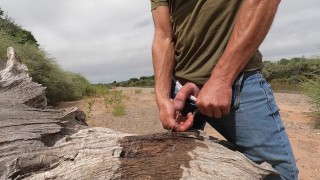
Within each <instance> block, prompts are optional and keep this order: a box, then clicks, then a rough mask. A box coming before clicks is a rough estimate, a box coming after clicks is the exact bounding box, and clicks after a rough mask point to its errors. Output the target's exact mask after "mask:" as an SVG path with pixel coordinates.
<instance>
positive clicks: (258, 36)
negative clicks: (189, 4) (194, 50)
mask: <svg viewBox="0 0 320 180" xmlns="http://www.w3.org/2000/svg"><path fill="white" fill-rule="evenodd" d="M279 2H280V0H245V1H244V2H243V4H242V6H241V9H240V11H239V14H238V15H237V19H236V22H235V26H234V29H233V32H232V34H231V37H230V40H229V42H228V44H227V47H226V49H225V51H224V53H223V55H222V56H221V58H220V60H219V61H218V63H217V65H216V66H215V68H214V70H213V72H212V75H211V78H219V79H220V80H222V81H224V82H226V83H227V84H229V85H232V84H233V82H234V80H235V79H236V77H237V76H238V74H239V73H240V72H241V71H242V70H243V69H244V67H245V65H246V64H247V63H248V61H249V60H250V58H251V57H252V56H253V55H254V53H255V52H256V51H257V49H258V48H259V46H260V44H261V43H262V41H263V40H264V38H265V37H266V35H267V33H268V31H269V29H270V27H271V24H272V21H273V19H274V16H275V14H276V11H277V7H278V4H279ZM211 78H210V79H211Z"/></svg>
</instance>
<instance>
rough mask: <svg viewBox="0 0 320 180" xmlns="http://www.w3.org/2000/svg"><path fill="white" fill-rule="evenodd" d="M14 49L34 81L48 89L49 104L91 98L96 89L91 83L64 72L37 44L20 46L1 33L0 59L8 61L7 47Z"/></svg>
mask: <svg viewBox="0 0 320 180" xmlns="http://www.w3.org/2000/svg"><path fill="white" fill-rule="evenodd" d="M10 46H11V47H14V48H15V51H16V52H17V53H18V55H19V56H20V57H21V60H22V62H23V63H25V64H26V65H27V67H28V69H29V74H30V76H31V77H32V78H33V81H35V82H37V83H39V84H42V85H43V86H45V87H47V89H46V97H47V98H48V104H51V105H57V104H58V103H59V102H62V101H73V100H78V99H80V98H82V97H83V96H90V95H92V94H93V93H94V89H93V87H92V86H91V84H90V83H89V81H88V80H87V79H86V78H84V77H83V76H81V75H80V74H77V73H71V72H66V71H63V70H62V69H61V68H60V66H59V65H58V64H57V63H56V61H55V60H54V58H50V57H49V56H48V55H47V54H46V52H45V51H44V50H42V49H39V48H38V47H37V45H36V44H29V43H25V44H20V43H18V42H17V41H16V40H15V39H14V38H13V37H10V36H9V35H7V34H6V33H5V32H3V31H0V58H1V59H7V57H6V49H7V47H10Z"/></svg>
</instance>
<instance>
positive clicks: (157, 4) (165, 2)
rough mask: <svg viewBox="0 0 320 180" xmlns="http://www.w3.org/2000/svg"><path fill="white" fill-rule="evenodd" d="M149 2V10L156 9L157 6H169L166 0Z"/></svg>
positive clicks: (151, 0)
mask: <svg viewBox="0 0 320 180" xmlns="http://www.w3.org/2000/svg"><path fill="white" fill-rule="evenodd" d="M150 2H151V11H152V10H154V9H156V8H157V7H159V6H169V4H168V0H150Z"/></svg>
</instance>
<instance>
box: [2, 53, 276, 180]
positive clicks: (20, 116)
mask: <svg viewBox="0 0 320 180" xmlns="http://www.w3.org/2000/svg"><path fill="white" fill-rule="evenodd" d="M7 55H8V60H7V63H6V64H5V63H3V61H0V107H1V108H0V122H1V123H0V179H181V178H182V179H262V178H263V177H265V176H266V175H268V174H275V171H274V170H273V169H272V168H271V167H270V165H268V164H266V163H263V164H260V165H257V164H254V163H252V162H251V161H250V160H248V159H247V158H246V157H244V156H243V155H242V154H241V153H239V152H237V151H235V150H234V149H232V148H231V149H230V147H232V146H227V145H225V144H227V143H225V142H219V141H217V140H215V139H214V138H209V137H206V136H204V135H202V134H199V133H198V132H188V133H163V134H151V135H144V136H138V135H136V136H135V135H129V134H124V133H120V132H116V131H113V130H111V129H107V128H97V127H95V128H94V127H91V128H90V127H87V125H86V123H85V115H84V113H83V112H82V111H81V110H79V109H76V108H74V109H71V110H70V111H69V112H63V111H57V110H54V109H46V104H47V101H46V98H45V88H44V87H42V86H41V85H40V84H37V83H34V82H32V79H31V77H29V74H28V68H27V67H26V66H25V65H24V64H22V63H21V60H20V58H19V57H18V56H17V55H16V53H15V52H14V50H13V48H8V52H7ZM228 147H229V148H228Z"/></svg>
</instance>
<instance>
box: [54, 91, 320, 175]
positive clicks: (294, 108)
mask: <svg viewBox="0 0 320 180" xmlns="http://www.w3.org/2000/svg"><path fill="white" fill-rule="evenodd" d="M137 89H138V91H139V90H141V93H136V90H137ZM119 90H122V91H123V93H124V94H125V95H126V96H127V97H128V98H127V99H126V100H124V101H125V102H124V103H125V107H126V108H125V115H123V116H120V117H115V116H114V115H112V108H111V107H108V108H106V106H105V103H104V101H103V98H95V99H94V105H93V107H92V110H91V111H89V108H88V103H89V101H90V100H89V99H85V100H82V101H77V102H66V103H62V104H61V105H60V106H59V107H58V108H70V107H74V106H77V107H79V108H81V109H82V110H83V111H85V112H86V113H90V114H91V117H89V118H88V119H87V123H88V124H89V125H90V126H99V127H107V128H112V129H115V130H118V131H121V132H126V133H133V134H149V133H155V132H164V130H163V128H162V126H161V124H160V122H159V116H158V110H157V107H156V103H155V100H154V91H153V89H152V88H119ZM275 98H276V101H277V103H278V106H279V107H280V113H281V116H282V119H283V122H284V124H285V126H286V130H287V133H288V136H289V139H290V142H291V144H292V148H293V151H294V154H295V157H296V161H297V164H298V168H299V170H300V173H299V179H301V180H316V179H320V130H316V129H314V128H313V126H312V123H313V119H312V117H311V110H312V107H311V105H310V104H309V103H308V100H307V98H306V97H305V96H303V95H301V94H287V93H275ZM205 131H206V132H207V134H208V135H212V136H215V137H218V138H223V137H221V136H220V135H219V134H218V133H217V132H216V131H215V130H213V129H212V128H210V127H209V126H206V128H205Z"/></svg>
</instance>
